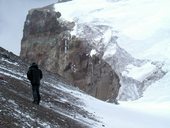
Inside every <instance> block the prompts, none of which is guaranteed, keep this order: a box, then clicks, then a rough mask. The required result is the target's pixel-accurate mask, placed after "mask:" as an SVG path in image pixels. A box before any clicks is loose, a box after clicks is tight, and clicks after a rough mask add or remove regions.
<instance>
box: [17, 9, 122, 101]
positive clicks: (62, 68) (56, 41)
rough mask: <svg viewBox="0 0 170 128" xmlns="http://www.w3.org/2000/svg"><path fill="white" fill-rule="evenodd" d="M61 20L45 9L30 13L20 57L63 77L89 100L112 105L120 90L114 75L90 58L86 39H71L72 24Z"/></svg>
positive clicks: (117, 79) (93, 58)
mask: <svg viewBox="0 0 170 128" xmlns="http://www.w3.org/2000/svg"><path fill="white" fill-rule="evenodd" d="M60 16H61V14H60V13H59V12H54V11H52V9H48V8H41V9H34V10H31V11H30V12H29V14H28V15H27V19H26V22H25V26H24V34H23V39H22V42H21V53H20V56H21V57H22V58H23V59H25V60H27V61H28V62H30V63H31V62H33V61H34V62H37V63H38V64H39V65H42V66H44V67H45V68H46V69H47V70H49V71H51V72H53V73H58V74H60V75H62V76H63V77H65V78H66V79H67V80H69V81H71V82H73V83H74V84H75V85H76V86H78V87H79V88H80V89H82V90H84V91H86V92H87V93H89V94H90V95H92V96H95V97H97V98H99V99H101V100H109V101H111V102H113V101H115V99H116V97H117V95H118V92H119V88H120V84H119V78H118V76H117V74H116V73H115V72H114V71H113V69H112V68H111V66H110V65H109V64H107V63H106V62H105V61H103V60H102V59H101V57H99V56H95V55H94V56H92V57H91V56H90V55H89V53H90V51H91V50H92V46H90V44H89V43H88V42H87V41H86V40H85V39H80V38H78V37H75V36H74V37H71V34H70V31H71V30H72V29H73V27H74V25H75V24H74V23H73V22H68V21H62V20H61V19H60V18H59V17H60Z"/></svg>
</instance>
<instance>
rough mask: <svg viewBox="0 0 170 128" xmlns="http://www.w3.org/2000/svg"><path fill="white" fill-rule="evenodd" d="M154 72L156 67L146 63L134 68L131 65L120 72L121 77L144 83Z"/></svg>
mask: <svg viewBox="0 0 170 128" xmlns="http://www.w3.org/2000/svg"><path fill="white" fill-rule="evenodd" d="M155 71H156V66H155V65H152V64H151V63H149V62H148V63H146V64H144V65H142V66H141V67H137V66H134V65H132V64H130V65H128V66H127V67H126V70H125V71H123V72H122V76H127V77H131V78H133V79H135V80H137V81H140V82H142V81H144V80H145V78H147V77H148V76H150V75H151V74H152V73H154V72H155Z"/></svg>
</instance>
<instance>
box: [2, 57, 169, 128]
mask: <svg viewBox="0 0 170 128" xmlns="http://www.w3.org/2000/svg"><path fill="white" fill-rule="evenodd" d="M0 61H1V63H0V64H1V65H0V76H4V77H6V78H8V77H9V79H11V80H12V79H17V80H20V84H21V83H23V82H24V83H25V84H21V85H15V83H14V81H15V80H12V82H13V84H11V85H8V84H7V83H10V80H7V79H6V80H7V81H6V80H5V79H4V80H5V81H3V82H5V83H3V82H2V79H0V82H2V83H3V85H0V87H1V88H3V89H5V86H6V87H8V86H9V87H8V88H10V89H9V90H12V89H16V87H15V86H17V87H19V86H20V89H21V86H22V88H24V90H22V91H21V90H20V89H19V92H17V93H19V95H18V96H19V97H20V98H21V99H22V100H23V101H20V102H19V100H21V99H16V98H15V99H12V98H13V96H9V97H8V98H7V97H5V98H4V97H3V95H2V94H4V92H3V91H2V90H1V91H0V94H1V98H0V101H3V102H4V101H6V102H8V105H11V106H14V112H13V113H11V114H13V117H14V116H16V117H17V118H16V119H17V120H18V122H22V123H20V124H17V125H18V126H21V127H31V126H35V127H36V126H40V127H48V128H58V127H64V126H62V125H61V124H60V125H59V126H58V125H57V124H58V123H59V122H57V121H61V120H62V122H63V125H64V124H66V123H69V122H65V120H66V119H64V118H63V117H62V116H64V117H65V118H69V119H71V120H72V121H77V122H78V124H86V125H88V127H89V128H152V127H153V128H169V127H170V121H169V120H170V106H166V107H165V106H164V107H163V106H162V107H161V106H160V105H159V106H157V107H154V108H153V107H151V106H149V107H148V105H146V106H145V105H144V104H143V103H142V104H139V103H136V105H134V104H133V106H132V103H129V105H128V103H126V104H124V103H121V105H114V104H111V103H107V102H103V101H100V100H98V99H95V98H94V97H91V96H89V95H87V94H85V93H83V92H81V91H80V90H78V89H76V88H74V87H71V86H68V84H67V83H66V82H65V83H63V82H62V80H61V79H59V80H58V81H56V80H57V79H54V78H53V77H54V76H51V77H50V76H47V75H45V74H44V78H43V81H42V87H41V94H42V95H43V96H45V95H46V96H48V97H47V98H45V97H44V98H43V99H42V102H41V104H40V106H38V109H36V108H37V107H35V106H30V102H31V99H30V94H28V93H30V92H27V93H26V94H24V95H23V91H24V92H25V91H27V89H28V85H27V84H28V80H27V79H26V76H25V75H24V74H25V73H26V68H24V67H26V65H24V67H23V64H21V63H20V62H19V61H17V62H16V60H15V61H14V60H13V61H11V60H10V59H9V58H3V57H2V58H1V59H0ZM21 67H22V68H23V69H21ZM19 69H20V70H19ZM18 77H19V78H18ZM13 85H15V86H14V87H13ZM20 91H21V92H22V93H21V92H20ZM14 92H15V91H14ZM47 94H48V95H47ZM51 96H52V97H51ZM6 102H5V103H6ZM18 102H19V104H18ZM0 103H1V102H0ZM24 103H25V104H26V105H28V106H27V107H25V106H24ZM58 103H59V104H58ZM149 103H150V102H149ZM164 103H165V102H164ZM61 104H62V106H67V105H69V106H70V107H69V109H68V108H67V107H66V108H64V109H63V108H62V107H61V106H60V105H61ZM6 105H7V104H6ZM140 105H141V106H142V108H138V107H139V106H140ZM164 105H168V104H164ZM11 106H5V107H6V108H8V111H11V110H13V109H12V108H11ZM21 106H22V107H21ZM31 107H32V108H31ZM72 107H75V109H73V108H72ZM143 107H145V108H143ZM45 108H46V109H48V110H50V111H51V113H50V114H52V113H53V114H58V113H59V114H60V116H59V115H58V116H59V118H60V119H59V120H55V118H49V120H43V118H42V117H41V118H40V116H38V115H37V116H34V114H35V113H38V114H39V113H42V112H38V110H40V111H43V110H46V109H45ZM76 108H77V109H76ZM24 109H26V110H25V111H24ZM151 110H152V111H151ZM28 111H29V113H28ZM32 111H33V112H32ZM82 111H83V113H84V112H85V113H89V114H88V115H86V114H85V113H84V115H83V114H82V113H81V112H82ZM0 112H4V110H3V108H0ZM47 114H48V116H49V113H48V111H47V112H46V114H45V115H47ZM61 115H62V116H61ZM54 117H55V116H54ZM44 118H45V117H44ZM57 118H58V117H57ZM61 118H62V119H61ZM1 119H2V118H1V116H0V120H1ZM45 119H46V118H45ZM1 121H2V120H1ZM66 121H68V119H67V120H66ZM9 123H10V122H9ZM72 123H73V122H72ZM78 124H77V125H78ZM77 125H76V126H77ZM74 127H75V125H71V126H69V128H74ZM81 127H82V126H81Z"/></svg>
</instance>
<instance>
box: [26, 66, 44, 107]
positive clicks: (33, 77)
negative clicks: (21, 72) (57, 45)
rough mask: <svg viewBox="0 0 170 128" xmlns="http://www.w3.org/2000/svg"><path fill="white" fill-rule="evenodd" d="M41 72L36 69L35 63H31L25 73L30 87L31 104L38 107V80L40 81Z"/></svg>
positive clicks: (39, 98)
mask: <svg viewBox="0 0 170 128" xmlns="http://www.w3.org/2000/svg"><path fill="white" fill-rule="evenodd" d="M42 77H43V75H42V71H41V70H40V69H39V68H38V65H37V64H36V63H32V65H31V66H30V67H29V70H28V72H27V78H28V79H29V80H30V82H31V85H32V94H33V99H34V100H33V103H34V104H37V105H39V103H40V100H41V97H40V93H39V87H40V80H41V79H42Z"/></svg>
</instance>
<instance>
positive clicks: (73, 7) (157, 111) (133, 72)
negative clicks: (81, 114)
mask: <svg viewBox="0 0 170 128" xmlns="http://www.w3.org/2000/svg"><path fill="white" fill-rule="evenodd" d="M96 3H97V4H96ZM169 7H170V1H169V0H120V1H114V0H93V1H90V2H89V1H86V0H81V1H80V0H73V1H72V2H68V3H66V4H56V5H55V8H56V11H61V12H62V14H63V15H62V18H64V19H67V20H70V21H75V22H78V23H85V24H88V23H93V24H102V25H108V26H110V27H111V28H112V30H113V31H114V32H115V33H114V35H116V36H117V37H118V39H117V43H118V45H119V46H121V48H123V49H125V50H126V51H127V52H128V53H130V54H131V55H132V56H133V57H135V58H137V59H146V60H150V61H154V62H155V61H156V62H158V64H160V65H162V66H163V70H164V71H165V72H166V74H165V76H164V77H163V78H161V79H160V80H158V81H156V82H154V83H152V84H151V85H150V86H149V87H148V88H147V89H146V90H145V91H144V94H143V97H142V98H140V99H139V100H137V101H133V102H121V105H122V106H121V107H123V108H124V107H125V108H127V107H128V108H129V109H130V110H132V109H133V110H132V111H134V113H135V114H132V115H131V114H127V111H126V112H123V113H126V114H123V113H121V112H120V111H119V112H120V113H119V112H118V111H117V107H116V108H113V109H114V110H113V111H114V112H113V111H110V110H109V109H107V110H108V111H109V112H108V113H109V116H110V117H109V118H108V119H109V120H110V122H114V123H115V120H116V121H117V118H119V116H120V117H121V114H122V115H124V116H123V117H121V118H120V119H122V120H123V121H122V122H123V124H122V126H120V125H119V126H115V124H114V123H113V124H111V125H110V126H111V127H114V126H115V127H119V128H121V127H126V128H127V127H131V128H132V127H139V128H140V127H141V128H146V127H159V128H160V127H161V128H162V127H167V128H168V127H170V124H169V123H168V120H170V117H169V115H168V114H170V82H169V79H170V73H169V71H170V66H169V65H170V56H169V55H170V34H169V33H170V27H169V26H170V14H169V12H170V8H169ZM76 33H77V31H76V27H75V29H74V32H73V34H76ZM108 35H109V34H108ZM108 35H106V38H107V39H108V38H110V37H109V36H108ZM108 53H110V54H112V53H113V54H112V55H114V53H115V48H113V50H110V51H108ZM154 71H155V67H154V66H153V65H152V64H151V63H146V64H145V65H143V66H142V67H140V68H139V67H136V66H134V65H127V69H126V70H125V71H124V72H123V75H126V76H130V77H133V78H134V79H137V80H139V81H141V80H143V79H145V77H146V76H147V75H149V74H150V73H153V72H154ZM94 106H95V107H94V109H95V110H99V109H100V110H99V113H100V114H101V113H102V112H101V111H103V113H104V114H103V115H105V114H106V113H107V112H106V113H105V112H104V110H103V109H105V108H110V105H109V106H107V107H104V106H102V107H101V108H100V107H97V108H96V106H100V105H94ZM119 109H120V108H119ZM129 109H128V111H129ZM107 110H106V111H107ZM138 110H140V111H142V114H141V113H140V114H139V113H138V112H137V113H136V111H138ZM122 111H123V110H122ZM111 112H113V113H112V114H113V115H116V116H117V115H118V117H117V118H115V117H114V116H113V115H112V114H110V113H111ZM143 112H144V113H145V114H144V115H143ZM100 114H99V115H100ZM148 114H149V115H150V114H153V115H156V116H153V115H152V116H148ZM127 115H129V116H127ZM137 115H138V116H137ZM105 116H106V117H105ZM105 116H104V117H105V118H104V119H107V116H108V115H107V114H106V115H105ZM126 116H127V117H129V118H127V119H125V118H126ZM159 116H160V117H159ZM139 118H141V119H140V120H139V122H138V121H137V120H138V119H139ZM160 118H161V119H160ZM124 119H125V120H124ZM164 119H165V120H164ZM124 121H125V122H126V121H127V122H126V123H124ZM164 121H165V122H164ZM166 121H167V122H166ZM129 122H133V123H136V126H135V125H134V126H133V124H130V123H129ZM119 123H120V122H119ZM119 123H118V124H119ZM138 123H139V124H140V125H139V124H138ZM147 124H148V125H147ZM146 125H147V126H146Z"/></svg>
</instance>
